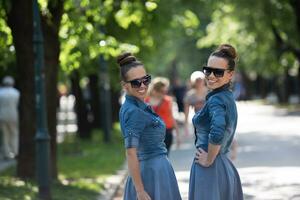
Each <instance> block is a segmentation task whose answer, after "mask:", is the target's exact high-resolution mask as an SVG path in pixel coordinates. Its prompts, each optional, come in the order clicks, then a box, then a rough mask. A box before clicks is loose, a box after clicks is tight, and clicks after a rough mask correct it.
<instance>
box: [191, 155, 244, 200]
mask: <svg viewBox="0 0 300 200" xmlns="http://www.w3.org/2000/svg"><path fill="white" fill-rule="evenodd" d="M189 200H243V191H242V185H241V181H240V176H239V174H238V172H237V170H236V168H235V167H234V165H233V164H232V162H231V161H230V160H229V159H228V158H227V156H226V155H225V154H223V155H218V156H217V157H216V159H215V161H214V163H213V164H212V165H211V166H210V167H202V166H201V165H199V164H197V163H195V162H194V163H193V165H192V169H191V174H190V185H189Z"/></svg>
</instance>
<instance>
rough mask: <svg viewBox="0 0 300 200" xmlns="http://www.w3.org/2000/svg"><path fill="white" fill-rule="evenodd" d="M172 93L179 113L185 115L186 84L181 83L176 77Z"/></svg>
mask: <svg viewBox="0 0 300 200" xmlns="http://www.w3.org/2000/svg"><path fill="white" fill-rule="evenodd" d="M171 93H172V94H173V95H174V97H175V100H176V103H177V108H178V113H183V112H184V103H183V99H184V96H185V94H186V86H185V84H182V83H181V81H180V79H179V78H178V77H175V79H174V81H173V85H172V86H171Z"/></svg>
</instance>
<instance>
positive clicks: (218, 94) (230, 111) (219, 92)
mask: <svg viewBox="0 0 300 200" xmlns="http://www.w3.org/2000/svg"><path fill="white" fill-rule="evenodd" d="M237 117H238V116H237V109H236V104H235V101H234V98H233V95H232V92H231V91H230V90H229V84H226V85H224V86H222V87H220V88H218V89H215V90H213V91H211V92H210V93H208V95H207V97H206V103H205V105H204V107H203V108H202V109H201V110H200V111H198V112H197V113H196V114H195V116H194V117H193V124H194V126H195V130H196V131H195V134H196V141H195V145H196V148H199V147H201V148H202V149H204V150H205V151H207V150H208V144H209V143H211V144H215V145H221V149H220V153H221V154H225V153H227V152H229V147H230V145H231V142H232V140H233V137H234V134H235V130H236V125H237Z"/></svg>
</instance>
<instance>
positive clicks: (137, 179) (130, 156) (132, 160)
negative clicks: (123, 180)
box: [126, 148, 151, 200]
mask: <svg viewBox="0 0 300 200" xmlns="http://www.w3.org/2000/svg"><path fill="white" fill-rule="evenodd" d="M126 156H127V162H128V169H129V173H130V175H131V177H132V179H133V183H134V186H135V190H136V192H137V196H138V200H151V198H150V197H149V195H148V194H147V193H146V192H145V190H144V185H143V182H142V178H141V173H140V163H139V160H138V158H137V152H136V148H128V149H127V150H126Z"/></svg>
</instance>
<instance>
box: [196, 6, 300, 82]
mask: <svg viewBox="0 0 300 200" xmlns="http://www.w3.org/2000/svg"><path fill="white" fill-rule="evenodd" d="M214 7H215V9H214V11H213V13H212V21H211V23H209V24H208V26H207V28H206V36H205V37H202V38H199V40H198V42H197V45H198V47H199V48H203V47H211V46H212V47H215V46H217V45H219V44H221V43H230V44H233V45H234V46H235V47H237V50H238V53H239V61H240V62H239V69H240V70H243V71H246V73H250V74H251V73H252V74H253V73H255V74H260V75H263V76H265V77H270V76H274V75H278V74H283V72H284V67H282V65H281V63H282V61H283V60H285V59H284V57H285V56H282V55H281V54H282V52H280V49H279V48H278V47H277V46H276V40H275V36H274V32H273V31H272V26H275V27H276V28H277V30H278V31H279V34H280V35H281V37H282V38H283V39H284V40H285V42H286V43H288V44H296V45H297V46H296V47H299V33H297V31H296V25H295V24H296V23H295V16H294V15H293V12H292V8H291V6H290V5H289V2H288V1H284V0H283V1H259V0H257V1H230V0H228V1H225V2H218V3H217V4H215V5H214ZM282 59H283V60H282ZM295 62H296V59H295V57H293V58H291V57H290V59H289V65H287V66H286V67H288V68H292V67H293V66H294V63H295Z"/></svg>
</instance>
